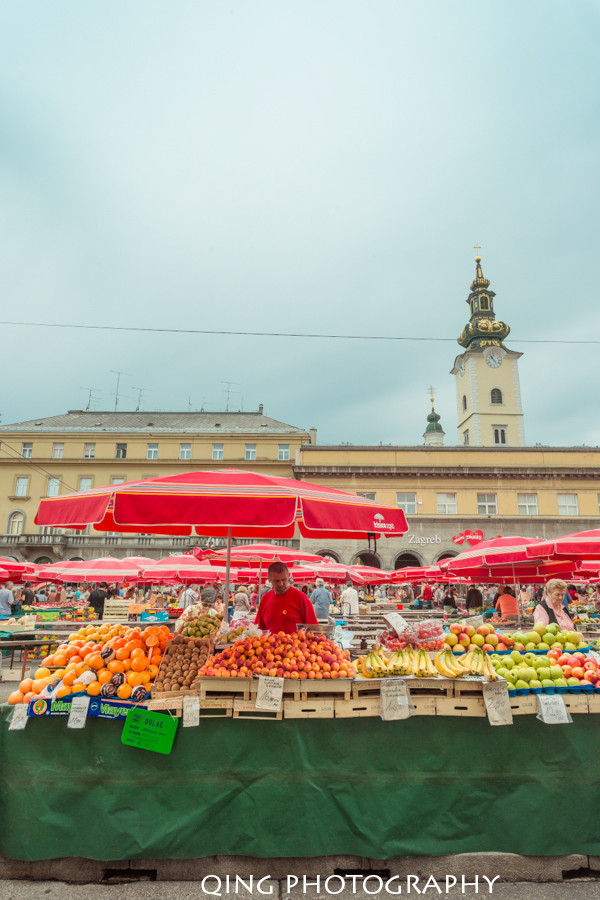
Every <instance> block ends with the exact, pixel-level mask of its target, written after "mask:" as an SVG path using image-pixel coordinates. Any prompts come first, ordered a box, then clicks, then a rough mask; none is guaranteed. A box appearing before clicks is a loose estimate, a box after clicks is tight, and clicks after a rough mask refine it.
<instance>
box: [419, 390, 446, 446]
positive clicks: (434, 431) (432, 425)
mask: <svg viewBox="0 0 600 900" xmlns="http://www.w3.org/2000/svg"><path fill="white" fill-rule="evenodd" d="M430 399H431V412H430V413H429V415H428V416H427V427H426V428H425V432H424V433H423V438H424V440H425V446H426V447H443V446H444V434H445V431H444V429H443V428H442V426H441V425H440V416H439V415H438V414H437V413H436V411H435V408H434V406H433V400H434V398H433V388H431V397H430Z"/></svg>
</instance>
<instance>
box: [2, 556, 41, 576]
mask: <svg viewBox="0 0 600 900" xmlns="http://www.w3.org/2000/svg"><path fill="white" fill-rule="evenodd" d="M0 566H1V567H2V569H3V570H4V571H5V572H6V574H7V576H8V577H10V576H11V575H32V576H33V575H35V574H36V573H37V570H38V567H37V566H36V565H34V563H30V562H18V561H17V560H16V559H9V558H5V557H0Z"/></svg>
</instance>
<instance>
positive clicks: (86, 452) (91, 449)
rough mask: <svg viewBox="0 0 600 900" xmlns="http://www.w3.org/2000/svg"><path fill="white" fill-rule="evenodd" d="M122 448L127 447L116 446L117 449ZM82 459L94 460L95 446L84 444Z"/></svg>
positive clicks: (125, 445)
mask: <svg viewBox="0 0 600 900" xmlns="http://www.w3.org/2000/svg"><path fill="white" fill-rule="evenodd" d="M119 446H124V447H127V444H117V447H119ZM83 458H84V459H95V458H96V445H95V444H84V445H83Z"/></svg>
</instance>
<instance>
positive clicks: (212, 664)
mask: <svg viewBox="0 0 600 900" xmlns="http://www.w3.org/2000/svg"><path fill="white" fill-rule="evenodd" d="M199 674H200V675H208V676H220V677H226V678H234V677H237V678H250V677H252V676H253V675H271V676H274V677H278V678H300V679H311V680H312V679H317V680H321V679H324V678H325V679H327V678H351V677H354V667H353V666H352V664H351V662H350V657H349V656H348V653H347V652H346V651H345V650H341V649H340V648H339V647H338V646H337V644H334V642H333V641H331V640H330V639H329V638H326V637H325V636H324V635H322V634H313V633H312V632H311V631H304V630H300V631H299V632H298V633H297V634H285V632H283V631H280V632H278V633H277V634H261V635H257V636H256V637H248V638H245V639H244V640H241V641H236V642H235V644H233V645H232V646H231V647H228V648H227V649H226V650H223V651H221V653H217V654H216V655H215V656H212V657H211V658H210V659H209V660H208V661H207V663H206V665H204V666H203V667H202V668H201V669H200V672H199Z"/></svg>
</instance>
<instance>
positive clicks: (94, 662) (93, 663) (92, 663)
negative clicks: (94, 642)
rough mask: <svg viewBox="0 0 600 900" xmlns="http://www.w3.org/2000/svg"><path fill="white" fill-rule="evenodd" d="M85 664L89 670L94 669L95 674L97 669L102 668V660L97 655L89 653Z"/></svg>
mask: <svg viewBox="0 0 600 900" xmlns="http://www.w3.org/2000/svg"><path fill="white" fill-rule="evenodd" d="M86 663H87V664H88V666H89V667H90V669H95V671H96V672H97V671H98V670H99V669H103V668H104V660H103V659H102V657H101V656H100V654H99V653H90V655H89V656H88V658H87V659H86Z"/></svg>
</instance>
